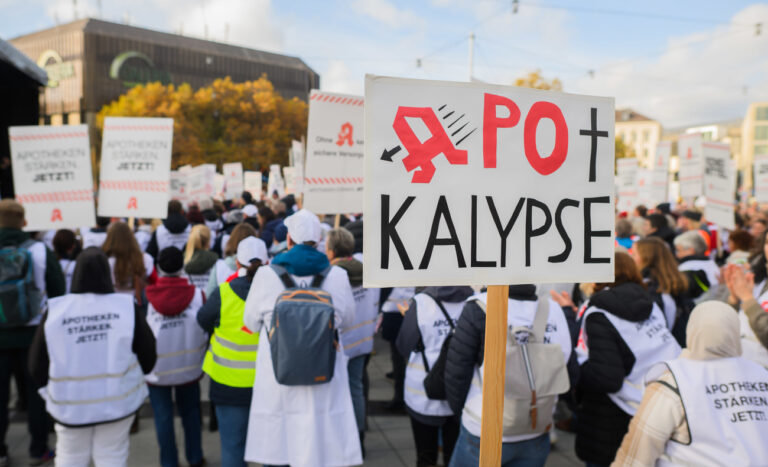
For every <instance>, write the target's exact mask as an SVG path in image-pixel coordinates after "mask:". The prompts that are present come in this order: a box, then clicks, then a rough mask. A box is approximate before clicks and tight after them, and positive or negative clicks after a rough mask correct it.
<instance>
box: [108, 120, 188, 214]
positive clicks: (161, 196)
mask: <svg viewBox="0 0 768 467" xmlns="http://www.w3.org/2000/svg"><path fill="white" fill-rule="evenodd" d="M172 144H173V119H172V118H129V117H106V118H105V119H104V134H103V137H102V144H101V175H100V177H99V210H98V212H99V216H104V217H149V218H153V217H154V218H165V217H166V215H167V214H168V199H169V197H170V178H171V147H172Z"/></svg>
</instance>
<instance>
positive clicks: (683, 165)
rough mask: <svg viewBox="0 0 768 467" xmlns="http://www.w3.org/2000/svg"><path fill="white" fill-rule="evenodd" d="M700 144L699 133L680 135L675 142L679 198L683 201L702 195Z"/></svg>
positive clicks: (702, 161) (702, 169) (702, 167)
mask: <svg viewBox="0 0 768 467" xmlns="http://www.w3.org/2000/svg"><path fill="white" fill-rule="evenodd" d="M701 144H702V140H701V133H690V134H686V135H681V136H680V138H679V139H678V142H677V153H678V155H679V159H680V196H682V197H683V198H685V199H689V198H695V197H697V196H701V195H702V194H703V191H702V181H703V177H704V159H703V158H702V156H701V151H702V147H701Z"/></svg>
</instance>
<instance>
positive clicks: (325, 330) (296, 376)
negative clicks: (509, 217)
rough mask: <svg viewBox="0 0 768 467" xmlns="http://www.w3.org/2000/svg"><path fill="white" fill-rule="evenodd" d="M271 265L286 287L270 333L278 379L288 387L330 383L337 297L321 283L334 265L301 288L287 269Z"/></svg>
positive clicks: (335, 339)
mask: <svg viewBox="0 0 768 467" xmlns="http://www.w3.org/2000/svg"><path fill="white" fill-rule="evenodd" d="M270 267H271V268H272V269H273V270H274V271H275V272H276V273H277V275H278V277H280V280H281V281H282V282H283V285H284V286H285V290H284V291H283V292H282V293H281V294H280V295H279V296H278V297H277V301H276V302H275V308H274V311H273V312H272V324H271V327H270V329H269V334H268V335H269V348H270V351H271V353H272V369H273V370H274V372H275V379H276V380H277V382H278V383H280V384H283V385H286V386H308V385H314V384H323V383H327V382H329V381H330V380H331V378H333V368H334V366H335V364H336V348H337V345H338V344H337V342H338V339H337V334H336V326H335V322H334V309H333V300H332V298H331V295H330V294H329V293H328V292H326V291H324V290H322V289H321V288H320V286H322V285H323V282H324V281H325V278H326V276H327V275H328V272H329V271H330V270H331V268H330V267H328V268H326V269H325V270H324V271H322V272H321V273H320V274H318V275H316V276H315V277H314V278H313V279H312V283H311V284H310V285H309V287H299V286H297V285H296V283H295V282H294V281H293V278H292V277H291V275H290V274H289V273H288V271H286V270H285V268H283V267H281V266H277V265H274V264H273V265H270Z"/></svg>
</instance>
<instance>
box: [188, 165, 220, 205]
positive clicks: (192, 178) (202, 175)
mask: <svg viewBox="0 0 768 467" xmlns="http://www.w3.org/2000/svg"><path fill="white" fill-rule="evenodd" d="M215 183H216V166H215V165H213V164H202V165H198V166H196V167H192V169H191V170H189V172H188V174H187V191H188V192H189V201H190V202H193V201H194V202H197V201H200V200H201V199H203V198H213V196H214V194H215V193H216V187H215Z"/></svg>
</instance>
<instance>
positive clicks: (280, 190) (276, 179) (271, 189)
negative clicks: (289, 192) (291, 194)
mask: <svg viewBox="0 0 768 467" xmlns="http://www.w3.org/2000/svg"><path fill="white" fill-rule="evenodd" d="M275 192H277V196H278V197H279V198H282V197H283V196H285V181H284V180H283V176H282V175H281V174H280V166H279V165H278V164H272V165H270V166H269V178H268V179H267V198H270V199H272V196H273V195H274V193H275Z"/></svg>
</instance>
